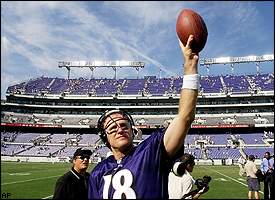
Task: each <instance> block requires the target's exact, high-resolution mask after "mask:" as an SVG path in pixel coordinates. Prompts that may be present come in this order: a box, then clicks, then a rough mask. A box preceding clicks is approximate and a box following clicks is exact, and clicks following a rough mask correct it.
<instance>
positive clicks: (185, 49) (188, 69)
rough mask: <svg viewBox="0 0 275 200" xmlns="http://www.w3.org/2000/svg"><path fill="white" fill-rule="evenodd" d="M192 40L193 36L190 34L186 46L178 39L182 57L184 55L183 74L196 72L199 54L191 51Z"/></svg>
mask: <svg viewBox="0 0 275 200" xmlns="http://www.w3.org/2000/svg"><path fill="white" fill-rule="evenodd" d="M193 40H194V36H193V35H190V36H189V38H188V40H187V44H186V46H184V45H183V44H182V42H181V41H180V40H179V45H180V47H181V50H182V53H183V57H184V74H186V75H187V74H197V73H198V67H197V66H198V60H199V55H198V54H196V53H193V52H192V49H191V44H192V42H193Z"/></svg>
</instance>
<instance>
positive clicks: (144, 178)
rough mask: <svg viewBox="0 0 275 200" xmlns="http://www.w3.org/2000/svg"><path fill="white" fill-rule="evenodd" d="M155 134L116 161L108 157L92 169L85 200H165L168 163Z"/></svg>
mask: <svg viewBox="0 0 275 200" xmlns="http://www.w3.org/2000/svg"><path fill="white" fill-rule="evenodd" d="M163 136H164V133H163V132H155V133H153V134H152V135H151V136H150V137H148V138H147V139H146V140H144V141H143V142H141V143H140V144H139V145H138V146H136V147H134V148H133V149H132V150H131V151H130V153H129V154H128V155H126V156H125V157H123V159H122V160H121V161H120V162H117V160H115V158H114V156H109V157H108V158H106V159H105V160H103V161H102V162H100V163H98V165H97V166H96V167H95V168H94V169H93V170H92V172H91V175H90V179H89V195H88V196H89V199H107V198H108V199H123V198H126V199H142V198H154V199H159V198H165V199H168V174H169V171H170V169H171V160H170V159H168V156H167V153H166V150H165V148H164V144H163Z"/></svg>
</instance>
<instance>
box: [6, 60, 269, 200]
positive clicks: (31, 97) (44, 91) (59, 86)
mask: <svg viewBox="0 0 275 200" xmlns="http://www.w3.org/2000/svg"><path fill="white" fill-rule="evenodd" d="M266 62H274V55H262V56H248V57H227V58H206V59H202V60H200V66H204V67H206V68H209V66H211V65H216V64H223V65H231V66H232V69H233V67H234V65H242V64H243V63H249V64H250V65H255V66H258V65H259V63H260V64H261V65H262V66H264V65H265V63H266ZM58 67H59V68H63V67H64V68H66V69H67V70H68V77H67V78H58V77H55V78H54V77H44V76H42V77H37V78H33V79H31V80H28V81H24V82H19V83H18V84H15V85H11V86H9V87H8V89H7V91H6V100H1V108H2V109H1V175H2V176H1V186H2V188H1V193H2V196H3V194H5V195H7V194H8V193H10V195H11V197H12V198H51V197H52V196H51V195H52V192H53V187H54V183H55V181H56V179H57V177H58V176H61V175H62V174H63V173H64V172H65V171H66V170H68V168H69V165H70V164H69V163H70V160H71V156H72V154H73V153H74V151H75V150H76V149H77V148H79V147H86V148H89V149H91V150H92V151H93V155H92V158H91V163H93V164H92V165H91V167H93V166H95V165H96V164H97V163H98V162H100V161H101V160H102V159H104V158H106V157H107V156H108V153H109V149H108V148H107V147H106V146H105V145H104V144H102V141H101V140H100V138H99V136H98V133H97V127H96V126H97V120H98V118H99V117H100V115H101V114H102V113H103V112H104V111H105V110H111V109H118V108H120V109H124V110H126V111H127V112H128V113H130V114H131V115H132V117H133V119H134V122H135V125H136V128H137V129H138V133H137V134H136V135H135V139H134V142H135V144H136V145H138V144H139V143H140V142H142V141H143V140H144V139H146V138H147V137H148V136H150V134H152V133H153V132H155V131H156V130H164V129H165V128H166V127H167V126H168V125H169V123H170V121H171V119H173V118H174V117H175V115H176V114H177V110H178V101H179V93H180V89H181V86H182V77H181V76H177V77H163V78H161V77H157V76H145V77H139V76H138V73H139V70H142V68H144V67H145V62H142V61H90V62H83V61H69V62H59V63H58ZM78 67H79V68H80V67H88V68H90V69H91V70H92V72H93V70H94V69H95V68H103V67H108V68H112V69H113V70H114V73H115V75H114V78H100V79H98V78H93V77H91V78H90V79H87V78H77V79H76V78H70V71H71V70H73V69H76V68H78ZM121 67H131V68H133V69H135V70H136V71H137V78H135V79H127V78H124V79H117V78H116V73H117V71H116V69H118V68H121ZM200 84H201V86H200V91H199V96H198V103H197V107H196V116H195V121H194V122H193V123H192V126H191V130H190V131H189V133H188V135H187V138H186V140H185V143H184V146H185V152H187V153H191V154H193V155H194V156H195V157H196V159H197V160H196V165H197V168H198V169H202V170H197V171H200V172H197V174H196V175H197V176H198V177H202V176H203V175H205V174H204V173H208V174H211V176H212V177H214V180H213V181H212V182H211V184H210V187H211V185H215V187H216V188H217V187H218V186H217V185H219V184H220V183H221V182H223V181H224V180H226V179H228V180H230V179H231V180H234V183H235V184H237V186H235V187H234V190H237V189H238V188H239V187H240V186H238V184H241V185H242V187H243V185H245V184H246V181H245V179H244V178H243V177H239V175H238V167H237V160H238V158H239V157H240V149H243V150H244V152H245V153H246V154H248V155H250V154H253V155H255V156H256V164H259V163H260V161H261V159H262V157H263V155H264V152H266V151H269V152H271V154H272V155H273V154H274V150H273V149H274V132H273V130H274V72H273V73H268V74H262V73H260V72H259V71H258V70H257V72H256V73H254V74H248V75H247V74H244V75H235V74H234V73H232V74H227V75H215V76H214V75H211V74H207V75H205V76H201V82H200ZM16 166H17V167H16ZM43 166H44V167H43ZM45 166H46V169H51V170H50V171H51V172H49V171H47V170H45ZM39 169H40V172H39V176H37V175H36V176H34V177H31V178H30V176H29V175H30V174H36V173H38V170H39ZM13 170H14V171H13ZM31 170H33V171H31ZM220 170H223V171H222V172H221V171H220ZM227 170H229V171H230V172H227ZM227 173H228V174H227ZM11 174H13V175H12V176H11ZM43 174H44V175H43ZM38 177H40V178H38ZM41 177H46V178H45V179H43V178H41ZM215 178H216V179H215ZM240 178H241V179H240ZM42 180H43V181H42ZM238 182H239V183H238ZM20 183H21V184H20ZM24 184H31V185H29V186H26V185H25V186H22V185H24ZM226 184H228V187H229V188H230V186H229V185H230V184H232V183H230V182H226V181H224V182H223V185H224V186H225V185H226ZM46 185H47V186H46ZM25 187H31V188H33V190H30V191H27V190H26V191H25V192H24V194H22V191H24V188H25ZM36 187H39V188H40V189H37V190H39V191H35V189H34V188H36ZM220 187H223V186H220ZM20 188H21V189H20ZM42 188H43V189H42ZM231 189H232V188H231ZM217 190H218V189H217ZM220 190H222V188H220ZM218 191H219V190H218ZM240 191H241V193H240V192H239V193H238V191H234V193H235V194H234V196H231V195H232V194H230V193H232V191H229V192H228V194H227V195H226V196H219V195H222V193H223V192H222V191H220V193H219V192H217V191H216V193H215V192H214V191H210V192H209V193H207V194H206V195H205V197H204V198H209V199H213V198H224V197H226V198H246V187H243V188H242V189H241V190H240ZM236 194H237V195H236Z"/></svg>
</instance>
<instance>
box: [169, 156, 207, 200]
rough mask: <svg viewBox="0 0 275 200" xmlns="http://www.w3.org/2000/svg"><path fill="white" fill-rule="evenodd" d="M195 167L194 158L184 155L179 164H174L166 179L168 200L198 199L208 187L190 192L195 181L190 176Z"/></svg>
mask: <svg viewBox="0 0 275 200" xmlns="http://www.w3.org/2000/svg"><path fill="white" fill-rule="evenodd" d="M194 166H195V157H194V156H193V155H191V154H184V155H183V156H182V158H181V160H180V161H179V162H175V164H174V165H173V168H172V171H171V172H170V173H169V178H168V192H169V199H198V198H199V197H200V196H201V194H203V193H205V192H207V191H208V189H209V187H203V188H202V189H195V190H192V188H193V185H195V183H196V181H195V180H194V179H193V177H192V176H191V174H190V173H191V172H192V171H193V168H194Z"/></svg>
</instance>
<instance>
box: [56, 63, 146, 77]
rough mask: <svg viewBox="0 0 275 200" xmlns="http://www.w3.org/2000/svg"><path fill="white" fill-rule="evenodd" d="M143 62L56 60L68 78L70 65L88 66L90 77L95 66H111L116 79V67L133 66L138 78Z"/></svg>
mask: <svg viewBox="0 0 275 200" xmlns="http://www.w3.org/2000/svg"><path fill="white" fill-rule="evenodd" d="M144 66H145V63H144V62H141V61H125V60H117V61H99V60H95V61H61V62H58V67H59V68H62V67H65V68H66V69H67V70H68V79H69V78H70V70H71V68H72V67H77V68H83V67H88V68H90V69H91V71H92V78H93V73H94V69H95V68H103V67H107V68H112V69H113V70H114V72H115V75H114V79H116V72H117V69H118V68H122V67H130V68H135V69H136V70H137V78H139V69H140V68H144Z"/></svg>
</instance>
